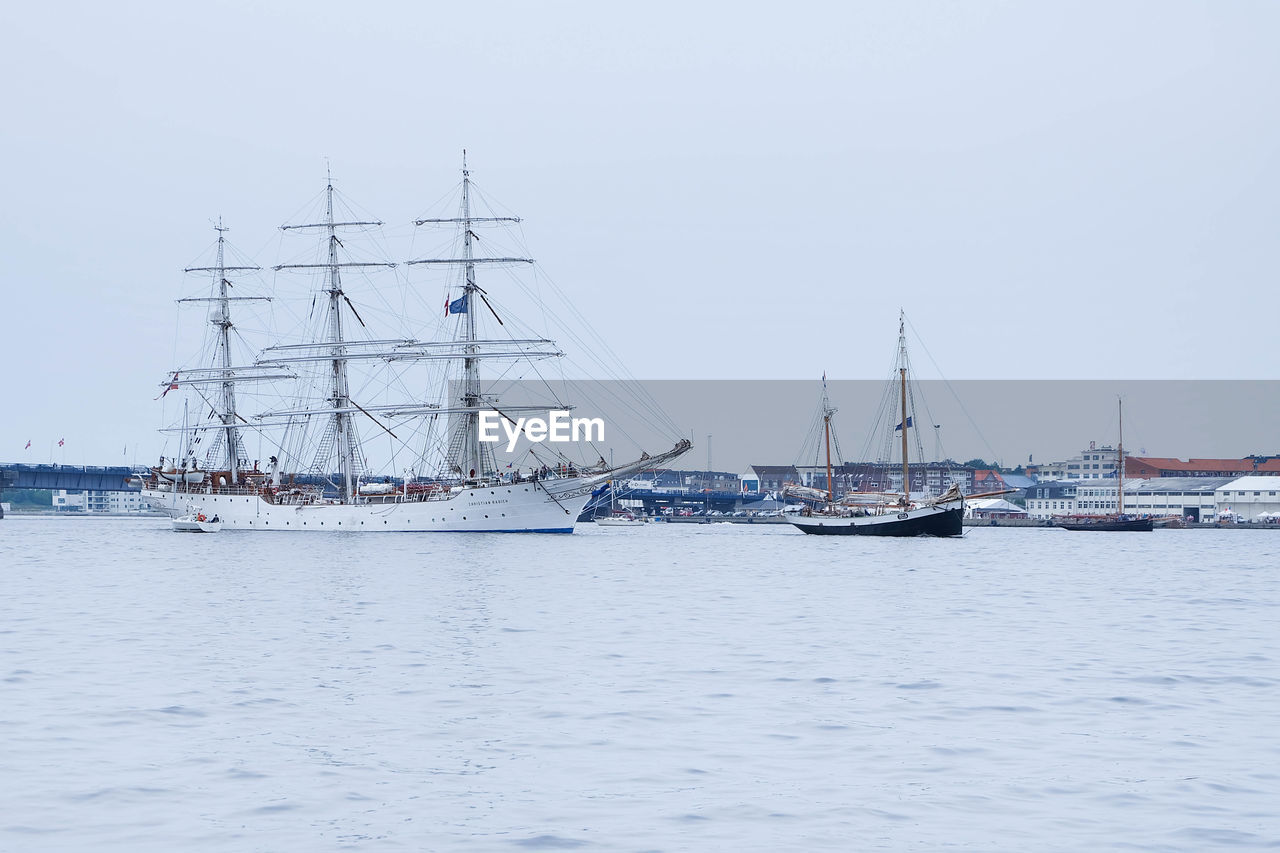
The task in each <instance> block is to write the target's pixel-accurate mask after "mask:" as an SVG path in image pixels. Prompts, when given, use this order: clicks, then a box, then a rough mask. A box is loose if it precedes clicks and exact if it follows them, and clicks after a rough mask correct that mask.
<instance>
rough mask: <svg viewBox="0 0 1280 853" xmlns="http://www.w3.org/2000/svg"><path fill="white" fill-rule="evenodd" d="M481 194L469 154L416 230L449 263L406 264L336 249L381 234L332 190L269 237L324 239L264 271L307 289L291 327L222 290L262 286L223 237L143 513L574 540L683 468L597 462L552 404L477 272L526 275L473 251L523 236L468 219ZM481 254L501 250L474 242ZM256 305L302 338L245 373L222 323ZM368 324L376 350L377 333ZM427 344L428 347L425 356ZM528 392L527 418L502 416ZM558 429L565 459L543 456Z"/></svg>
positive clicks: (634, 393) (558, 452)
mask: <svg viewBox="0 0 1280 853" xmlns="http://www.w3.org/2000/svg"><path fill="white" fill-rule="evenodd" d="M476 194H477V188H476V187H475V186H474V185H473V182H472V180H471V172H470V170H469V169H468V168H467V164H466V156H465V152H464V155H463V168H462V181H461V186H460V203H459V204H458V206H457V207H456V208H455V211H456V215H450V216H441V217H428V218H424V219H419V220H416V221H415V222H414V225H415V227H428V228H445V229H449V230H450V231H451V236H450V237H449V238H448V239H447V241H446V242H445V243H444V248H445V250H446V251H444V252H442V253H441V254H440V256H439V257H428V258H417V259H413V260H408V261H407V262H405V263H403V264H398V263H396V262H393V261H390V260H387V259H385V258H383V259H377V258H370V257H369V256H368V255H362V254H359V253H358V252H357V251H355V250H354V249H353V248H348V245H347V244H348V243H352V244H353V246H354V245H355V244H356V242H357V241H356V240H354V239H353V238H352V235H353V234H354V235H357V236H360V235H368V234H370V233H371V232H374V231H376V230H377V229H379V228H380V226H381V225H382V224H383V223H382V222H381V221H378V220H376V219H372V218H364V217H361V216H360V215H358V214H351V215H346V214H347V211H346V210H345V206H343V207H344V209H343V210H342V211H339V210H338V209H337V208H338V207H339V206H341V205H338V202H339V201H341V199H340V194H336V193H335V190H334V187H333V181H332V179H331V178H330V179H329V180H328V181H327V185H326V187H325V190H324V193H323V196H322V199H321V202H322V205H321V207H320V208H319V210H318V212H319V214H320V215H318V216H317V217H315V221H311V222H305V223H303V224H296V225H284V226H281V228H282V231H283V232H285V233H286V234H289V233H291V232H292V233H299V232H300V233H303V234H307V233H310V234H316V235H318V236H319V241H318V242H319V245H318V247H317V248H316V254H314V255H312V256H310V257H304V258H303V260H300V261H299V262H296V263H285V264H280V265H278V266H276V267H274V270H275V271H276V272H277V273H281V274H288V273H297V274H302V275H310V276H312V277H313V278H314V280H315V284H314V286H313V287H312V288H309V290H308V292H306V293H305V294H304V298H303V299H302V300H300V301H301V303H302V306H301V308H299V309H297V310H293V311H292V313H291V312H290V310H285V309H283V308H282V307H278V306H276V305H274V304H272V303H269V302H268V301H269V300H274V301H276V302H278V301H280V300H279V299H278V297H276V296H253V295H241V293H240V292H239V290H238V289H236V288H235V285H234V284H233V281H232V279H233V278H234V277H237V276H240V275H249V274H252V273H256V272H257V270H258V268H257V267H256V266H254V265H252V264H241V263H235V262H233V261H229V260H228V258H227V244H226V241H225V231H226V229H225V227H224V226H223V225H222V224H221V221H219V224H218V226H217V242H216V251H215V253H214V261H213V263H211V264H208V265H203V266H194V267H190V268H188V269H187V270H186V272H188V273H193V274H198V275H207V276H209V277H210V278H211V280H212V288H211V290H210V292H209V295H207V296H198V297H190V298H186V299H182V300H179V302H181V303H194V304H196V305H198V306H201V307H205V308H207V309H208V310H209V324H210V328H209V329H208V335H207V339H208V341H209V345H208V346H206V347H205V349H204V351H203V358H204V361H203V363H200V364H196V365H193V366H188V367H183V368H179V369H177V370H174V371H171V372H170V373H169V374H167V376H166V379H165V380H164V382H162V383H161V388H162V393H161V397H166V396H167V395H169V394H170V393H171V392H181V394H180V396H185V397H187V398H189V400H188V402H186V403H184V406H183V418H182V422H181V425H177V424H175V425H173V426H171V427H169V428H167V429H166V430H165V432H166V434H167V435H169V437H170V440H171V442H175V443H176V449H174V450H172V451H171V455H167V456H165V457H162V458H161V459H160V461H159V464H157V465H156V466H155V467H154V468H152V469H151V471H150V474H149V476H147V477H146V478H145V481H144V483H143V495H144V499H146V500H149V501H150V503H151V504H152V505H153V506H155V507H159V508H163V509H164V510H165V511H167V512H168V513H169V514H170V515H172V516H175V517H177V516H182V515H188V514H192V513H200V512H203V513H205V514H207V515H209V516H214V515H216V516H218V518H219V519H220V520H221V522H222V525H223V528H224V529H231V530H236V529H240V530H311V531H315V530H321V531H325V530H327V531H334V530H337V531H400V532H410V531H414V532H428V531H436V532H548V533H569V532H572V530H573V528H574V523H575V522H576V520H577V518H578V516H579V515H580V514H581V512H582V510H583V508H584V506H585V505H586V503H587V502H588V500H589V499H590V497H591V495H592V492H593V491H598V490H600V489H601V488H602V487H603V486H604V485H605V484H606V483H607V482H608V481H609V480H611V479H614V478H622V477H627V476H630V475H631V474H633V473H635V472H636V471H639V470H640V469H642V468H652V467H660V466H662V465H664V464H666V463H667V462H669V461H670V460H672V459H674V458H676V457H677V456H679V455H681V454H682V453H684V452H685V451H687V450H688V449H689V447H690V446H691V445H690V442H689V440H688V439H684V438H679V439H678V440H675V441H674V444H672V445H670V446H667V447H665V448H664V449H661V450H660V451H659V452H655V453H653V454H652V455H651V454H650V453H649V452H647V451H645V450H644V449H643V448H637V450H636V456H635V458H634V459H632V460H631V461H629V462H625V463H623V464H620V465H612V464H608V463H606V462H605V458H606V457H608V458H610V459H611V458H612V452H611V451H609V450H606V449H605V448H604V447H603V446H602V445H603V441H604V436H603V432H604V419H603V418H599V417H596V418H591V417H585V418H578V417H576V409H577V407H576V406H575V405H574V404H573V403H571V402H569V401H567V400H564V399H562V397H561V396H560V392H559V390H558V389H559V388H563V387H568V386H571V383H566V382H561V383H560V384H559V385H557V384H556V383H554V382H553V381H552V380H553V379H554V378H555V377H553V376H552V375H551V372H550V371H547V370H544V369H543V367H542V366H543V365H545V364H547V363H549V362H554V361H555V360H557V359H561V358H562V357H563V356H564V355H565V354H564V353H563V352H562V351H561V350H560V349H559V348H558V347H557V346H556V344H555V341H554V340H552V339H550V338H548V337H546V336H545V335H543V334H538V333H534V332H530V331H529V329H530V327H528V326H526V325H525V324H524V323H523V322H521V321H520V320H518V319H517V318H516V317H515V316H513V315H511V314H509V313H508V312H507V310H506V308H505V307H504V305H503V304H502V301H501V297H500V296H499V295H498V291H497V287H498V285H495V284H494V283H493V282H491V281H486V282H485V286H481V284H480V283H479V282H478V281H477V271H478V270H481V269H486V268H488V269H495V270H496V269H510V268H515V267H523V266H527V265H532V264H533V261H532V259H530V258H526V257H521V256H516V255H513V254H498V253H491V252H488V251H484V250H481V238H480V232H482V231H483V230H484V229H486V228H494V229H501V228H507V227H512V226H515V225H516V224H517V223H519V222H520V219H519V218H518V217H515V216H506V215H486V214H487V213H488V212H490V211H482V212H479V213H477V212H473V207H474V204H473V202H474V199H475V196H476ZM340 212H341V213H342V215H339V213H340ZM340 235H341V236H340ZM491 245H500V241H493V242H491V241H490V240H489V239H488V237H486V240H485V241H484V246H485V247H486V248H487V247H488V246H491ZM303 261H305V262H303ZM416 270H440V271H442V272H443V273H444V274H445V276H446V284H445V287H446V290H445V299H444V304H443V305H442V306H440V308H439V309H436V310H429V309H428V306H429V305H431V304H432V303H434V304H436V305H439V303H438V302H435V300H434V298H433V299H431V300H427V299H426V298H425V294H426V293H427V292H429V291H430V288H429V287H424V286H418V285H416V284H415V283H414V282H413V281H411V280H410V276H409V271H416ZM378 273H382V274H390V275H392V276H394V278H395V285H394V286H393V287H392V288H391V289H390V291H389V292H387V291H379V290H378V289H377V288H376V287H375V286H372V285H369V286H367V287H366V286H365V285H366V284H367V283H369V282H371V281H372V280H373V279H375V278H376V277H377V275H376V274H378ZM348 279H352V280H354V281H355V282H357V285H358V286H357V287H356V288H352V287H351V285H350V284H349V283H348ZM495 280H496V279H495ZM537 290H538V289H537V288H532V289H531V288H527V287H525V288H524V293H525V295H529V294H532V293H536V292H537ZM435 292H436V293H439V291H435ZM264 302H268V305H269V307H268V312H269V314H270V316H272V317H274V318H277V319H278V318H281V317H284V318H289V317H292V318H294V322H295V325H296V326H297V327H298V329H297V331H296V332H295V333H294V334H293V335H286V334H283V333H279V332H270V331H269V332H267V335H268V336H271V335H274V336H275V340H268V341H267V342H266V345H265V346H262V347H259V348H257V349H256V350H252V355H250V356H248V357H247V358H245V359H243V360H241V359H239V358H238V353H237V352H236V351H235V347H236V345H237V344H238V343H239V342H241V341H242V340H243V339H244V338H245V336H242V335H240V334H239V329H238V327H237V324H236V323H235V322H233V320H232V313H233V309H241V308H250V307H259V303H264ZM308 302H309V307H307V303H308ZM414 306H417V309H418V310H416V311H415V310H414ZM291 310H292V309H291ZM437 312H439V313H437ZM500 312H501V313H500ZM542 313H543V316H544V317H545V316H546V311H545V307H544V309H543V312H542ZM569 313H576V312H572V311H571V312H569ZM431 315H435V316H431ZM380 322H381V323H383V324H385V325H386V326H387V327H389V329H388V332H383V331H378V330H376V327H377V326H378V325H379V323H380ZM256 325H257V326H261V325H264V324H263V323H261V322H259V323H256ZM424 329H425V330H427V331H428V332H430V333H431V335H430V336H428V337H422V336H420V334H419V330H424ZM571 334H573V337H574V338H575V340H581V338H580V337H579V336H578V334H576V333H571ZM603 348H604V349H607V347H603ZM250 349H252V348H250ZM593 355H594V354H593ZM615 376H617V374H615ZM561 378H563V377H561ZM530 388H536V389H538V390H539V392H540V393H539V395H538V399H532V400H527V401H522V400H520V399H510V398H509V397H508V396H507V392H508V391H514V392H517V393H518V392H521V391H525V392H527V391H528V390H529V389H530ZM611 388H612V391H613V394H614V396H617V395H618V394H620V393H626V394H630V395H631V396H630V397H628V398H627V399H625V400H624V401H623V403H624V405H626V406H628V407H630V409H631V410H633V411H634V410H635V409H636V408H639V407H649V409H650V410H652V409H654V408H656V404H654V403H653V401H652V399H651V398H649V397H648V395H647V394H646V393H645V392H644V391H643V389H642V388H641V387H640V386H639V384H638V383H635V382H634V380H627V379H622V380H621V384H618V385H615V386H611ZM262 389H266V390H265V391H264V390H262ZM620 389H621V390H620ZM247 397H249V398H252V400H253V401H254V406H253V407H252V409H250V408H249V407H247V406H246V405H245V404H244V401H245V399H246V398H247ZM192 411H194V412H195V413H196V417H194V418H192V417H191V414H192ZM655 422H656V423H658V424H659V425H660V427H661V430H660V431H661V433H662V435H663V437H665V438H666V439H667V440H671V439H674V438H676V436H677V435H679V432H678V431H677V430H676V429H675V427H674V425H672V424H670V422H669V421H667V420H665V417H664V416H662V415H661V414H660V413H659V412H655V413H654V418H653V419H652V420H651V421H650V423H655ZM560 427H563V429H562V430H560V432H561V433H562V435H560V436H559V437H560V438H563V439H565V440H564V441H562V442H561V443H556V442H554V441H551V440H548V439H555V438H557V435H556V430H557V429H558V428H560ZM580 427H581V432H579V428H580ZM593 428H594V430H595V432H594V433H593ZM548 433H551V434H550V435H548ZM251 447H257V448H258V450H257V453H256V454H255V453H253V452H251V451H250V448H251ZM517 448H518V449H517ZM255 455H256V458H255ZM593 459H594V461H592V460H593Z"/></svg>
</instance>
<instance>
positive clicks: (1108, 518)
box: [1058, 401, 1155, 533]
mask: <svg viewBox="0 0 1280 853" xmlns="http://www.w3.org/2000/svg"><path fill="white" fill-rule="evenodd" d="M1117 405H1118V406H1119V412H1120V430H1119V432H1120V440H1119V442H1118V444H1117V447H1116V459H1117V460H1118V461H1117V463H1116V511H1115V512H1113V513H1110V514H1109V515H1072V516H1067V517H1066V518H1064V519H1062V520H1061V521H1059V522H1058V527H1061V528H1062V529H1063V530H1094V531H1098V532H1102V533H1128V532H1137V533H1146V532H1150V531H1151V530H1154V529H1155V520H1154V519H1153V518H1151V517H1150V516H1147V517H1146V518H1140V517H1138V516H1136V515H1129V514H1127V513H1126V512H1125V511H1124V402H1123V401H1117Z"/></svg>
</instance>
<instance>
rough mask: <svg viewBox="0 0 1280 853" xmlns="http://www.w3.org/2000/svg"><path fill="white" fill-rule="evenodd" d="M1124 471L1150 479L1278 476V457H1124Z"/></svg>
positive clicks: (1128, 475) (1279, 472)
mask: <svg viewBox="0 0 1280 853" xmlns="http://www.w3.org/2000/svg"><path fill="white" fill-rule="evenodd" d="M1124 475H1125V477H1126V478H1129V477H1136V478H1142V479H1144V480H1150V479H1152V478H1153V477H1245V476H1252V475H1263V476H1266V475H1271V476H1280V457H1277V456H1248V457H1245V458H1244V459H1187V460H1183V459H1169V458H1165V457H1159V456H1146V457H1143V456H1130V455H1128V454H1127V453H1126V454H1125V457H1124Z"/></svg>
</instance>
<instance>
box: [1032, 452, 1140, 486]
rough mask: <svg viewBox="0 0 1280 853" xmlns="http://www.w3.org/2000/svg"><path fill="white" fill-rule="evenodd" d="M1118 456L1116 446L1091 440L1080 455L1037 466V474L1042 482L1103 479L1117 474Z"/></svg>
mask: <svg viewBox="0 0 1280 853" xmlns="http://www.w3.org/2000/svg"><path fill="white" fill-rule="evenodd" d="M1125 455H1126V456H1128V455H1129V454H1127V453H1126V454H1125ZM1116 458H1117V454H1116V449H1115V448H1114V447H1111V446H1110V445H1103V446H1102V447H1099V446H1098V445H1097V443H1096V442H1092V441H1091V442H1089V447H1088V449H1086V450H1082V451H1080V455H1078V456H1072V457H1071V458H1070V459H1068V460H1067V461H1065V462H1050V463H1048V464H1047V465H1039V466H1037V476H1038V477H1039V479H1040V481H1041V482H1048V481H1051V480H1101V479H1104V478H1105V477H1108V476H1110V477H1114V476H1115V470H1116ZM1113 491H1114V490H1113Z"/></svg>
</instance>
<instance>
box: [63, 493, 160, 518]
mask: <svg viewBox="0 0 1280 853" xmlns="http://www.w3.org/2000/svg"><path fill="white" fill-rule="evenodd" d="M52 502H53V509H54V511H55V512H103V513H128V512H147V511H149V510H150V509H151V505H150V504H149V503H147V502H145V501H143V500H142V495H141V493H139V492H117V491H110V492H107V491H94V490H92V489H55V490H54V492H53V499H52Z"/></svg>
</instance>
